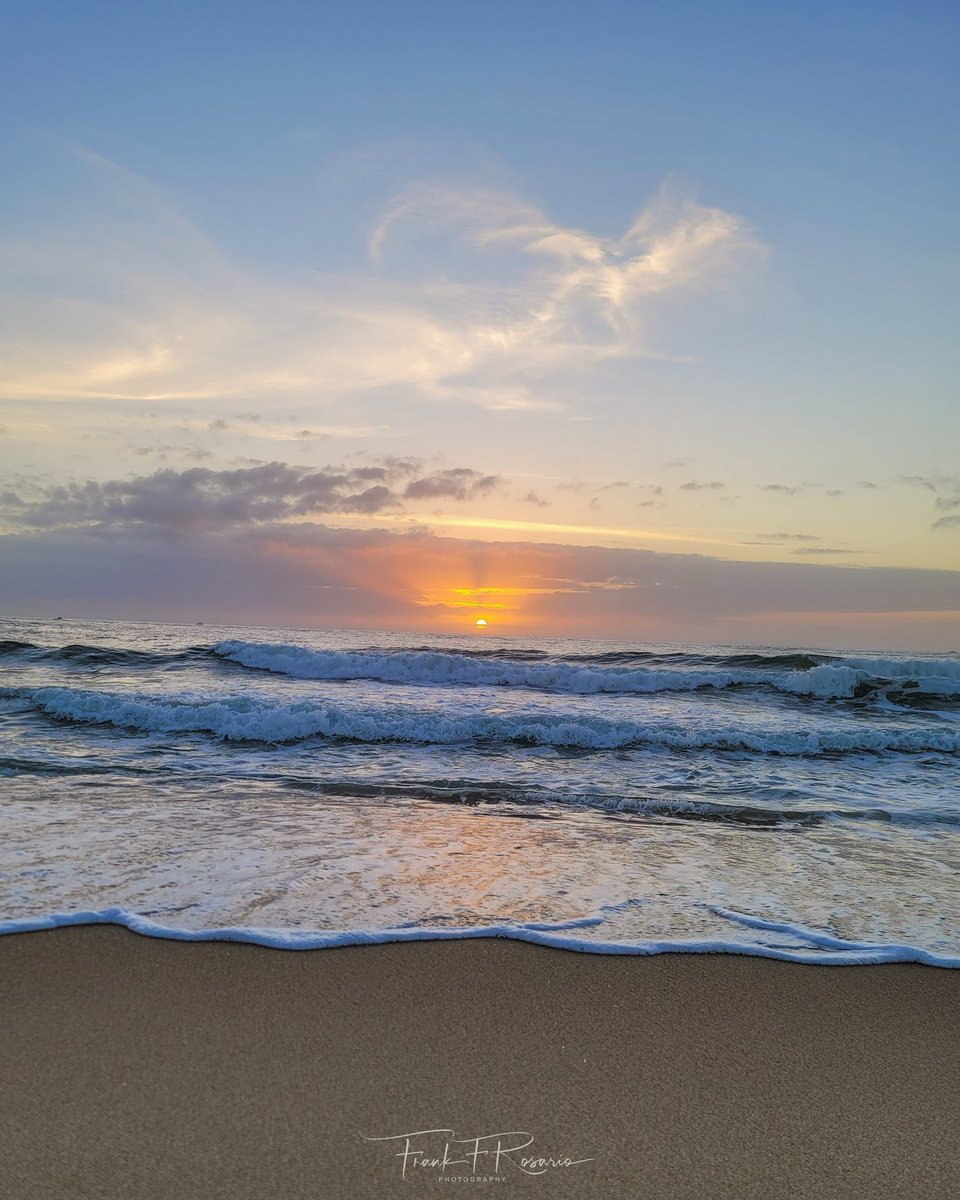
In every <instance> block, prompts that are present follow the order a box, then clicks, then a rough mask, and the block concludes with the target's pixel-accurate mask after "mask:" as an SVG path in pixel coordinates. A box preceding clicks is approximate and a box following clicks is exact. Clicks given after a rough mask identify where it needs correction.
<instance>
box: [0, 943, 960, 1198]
mask: <svg viewBox="0 0 960 1200" xmlns="http://www.w3.org/2000/svg"><path fill="white" fill-rule="evenodd" d="M958 1002H960V971H947V970H938V969H936V968H931V967H921V966H911V965H897V966H877V967H850V968H841V967H833V968H831V967H811V966H797V965H793V964H789V963H780V962H773V961H767V960H761V959H751V958H741V957H734V956H702V955H663V956H659V957H655V958H626V957H624V958H621V957H602V956H594V955H584V954H576V953H571V952H566V951H558V950H549V949H544V948H541V947H536V946H529V945H523V944H520V943H515V942H505V941H496V940H485V941H473V942H447V943H416V944H406V945H392V946H390V945H388V946H370V947H353V948H347V949H338V950H321V951H311V952H299V953H294V952H289V951H277V950H268V949H263V948H260V947H255V946H240V945H229V944H187V943H178V942H164V941H157V940H153V939H149V938H143V937H138V936H137V935H135V934H132V933H129V932H127V931H125V930H120V929H115V928H107V927H99V928H86V929H63V930H54V931H50V932H45V933H30V934H23V935H17V936H9V937H5V938H0V1018H2V1022H3V1024H2V1031H3V1033H2V1049H0V1087H2V1103H0V1197H3V1200H19V1198H20V1197H30V1198H31V1200H33V1198H34V1197H36V1198H37V1200H40V1198H43V1200H53V1198H56V1197H85V1198H90V1197H98V1198H99V1197H111V1198H113V1197H116V1198H117V1200H120V1198H122V1200H151V1198H153V1197H163V1198H164V1200H167V1198H192V1197H224V1198H225V1200H226V1198H228V1200H246V1198H247V1197H249V1198H251V1200H267V1198H270V1200H273V1198H277V1200H293V1198H296V1197H310V1198H311V1200H316V1198H326V1197H332V1198H337V1200H341V1198H342V1200H352V1198H353V1197H358V1198H361V1197H362V1198H367V1197H369V1198H371V1200H384V1198H389V1197H394V1196H403V1197H406V1198H410V1197H419V1196H434V1195H449V1194H450V1193H451V1192H453V1194H454V1195H459V1196H463V1195H469V1196H478V1195H480V1196H490V1195H494V1196H510V1195H513V1196H539V1197H542V1198H543V1200H547V1198H549V1200H554V1198H555V1197H560V1198H564V1197H576V1198H577V1200H581V1198H589V1197H603V1198H604V1200H610V1198H614V1200H619V1198H620V1197H624V1198H630V1200H633V1198H643V1197H650V1198H651V1200H672V1198H674V1197H678V1198H679V1197H684V1198H687V1197H689V1198H690V1200H693V1198H694V1197H695V1198H696V1200H715V1198H717V1197H732V1198H737V1200H740V1198H741V1197H756V1198H757V1200H778V1198H779V1197H791V1198H793V1197H810V1198H811V1200H812V1198H814V1197H816V1198H817V1200H829V1198H831V1197H850V1198H851V1200H852V1198H857V1200H886V1198H887V1197H904V1198H909V1200H927V1198H932V1197H945V1198H947V1197H949V1198H950V1200H956V1197H957V1196H958V1195H960V1148H958V1143H960V1138H958V1134H957V1131H958V1129H960V1068H958V1063H960V1003H958ZM435 1128H441V1129H442V1128H451V1129H453V1130H455V1131H456V1133H457V1135H458V1136H460V1137H465V1138H477V1137H484V1136H485V1135H489V1134H496V1133H500V1132H504V1133H507V1134H515V1133H517V1132H520V1131H522V1132H526V1133H528V1134H529V1135H530V1136H531V1137H532V1138H533V1142H532V1144H531V1146H530V1147H528V1148H527V1149H526V1150H524V1151H520V1152H516V1153H514V1154H512V1155H511V1156H510V1157H511V1159H517V1160H519V1159H522V1158H523V1157H530V1156H534V1157H552V1158H554V1159H557V1158H559V1159H561V1160H562V1159H571V1160H576V1159H587V1158H589V1159H592V1160H593V1161H590V1162H582V1163H578V1164H577V1165H571V1166H551V1167H549V1168H548V1169H547V1171H546V1173H545V1174H543V1175H524V1174H523V1173H522V1171H521V1170H520V1169H519V1167H517V1166H515V1165H514V1163H513V1162H512V1161H510V1159H503V1160H501V1163H500V1170H499V1172H498V1173H499V1176H500V1177H501V1178H502V1179H503V1182H502V1183H488V1184H477V1183H453V1182H440V1180H439V1178H438V1177H439V1175H440V1171H439V1170H438V1169H436V1168H430V1169H428V1168H423V1167H418V1166H417V1165H416V1164H415V1163H414V1162H413V1161H412V1160H408V1162H407V1178H406V1179H402V1178H401V1170H402V1166H403V1159H401V1158H399V1157H397V1152H398V1151H401V1150H402V1149H403V1148H404V1145H403V1140H402V1139H401V1140H399V1141H397V1142H384V1141H365V1140H363V1138H361V1136H360V1135H361V1134H366V1135H368V1136H370V1137H386V1136H389V1135H394V1134H406V1133H413V1132H415V1131H421V1130H429V1129H435ZM519 1140H520V1139H517V1138H512V1139H511V1138H505V1139H502V1147H503V1149H504V1150H506V1149H508V1146H509V1145H510V1144H513V1145H516V1144H518V1142H519ZM444 1141H445V1139H444V1137H443V1136H442V1135H422V1136H421V1137H420V1138H415V1139H412V1148H416V1147H418V1146H419V1147H420V1148H422V1149H423V1150H424V1151H425V1153H426V1154H427V1155H428V1156H437V1157H442V1154H443V1149H444ZM469 1148H470V1147H469V1144H464V1143H460V1144H459V1145H457V1144H454V1145H452V1146H451V1150H450V1154H449V1157H460V1156H462V1154H461V1152H462V1151H464V1150H468V1149H469ZM480 1148H487V1149H491V1150H492V1149H494V1148H495V1139H493V1140H486V1141H484V1142H482V1143H481V1144H480ZM477 1162H478V1165H479V1166H480V1168H481V1171H485V1172H486V1173H487V1174H489V1173H490V1172H491V1171H492V1165H491V1164H492V1162H493V1158H492V1155H491V1156H487V1158H479V1159H478V1160H477ZM469 1172H470V1166H469V1163H468V1165H467V1166H459V1167H458V1166H453V1167H448V1168H447V1171H446V1175H447V1176H448V1178H449V1177H454V1176H458V1175H459V1176H462V1175H464V1174H468V1173H469Z"/></svg>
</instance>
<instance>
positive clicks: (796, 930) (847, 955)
mask: <svg viewBox="0 0 960 1200" xmlns="http://www.w3.org/2000/svg"><path fill="white" fill-rule="evenodd" d="M631 903H634V901H629V900H628V901H625V902H624V903H621V904H609V905H604V906H603V907H602V908H601V909H600V910H599V911H598V912H597V913H596V914H591V915H590V916H585V917H573V918H570V919H569V920H566V921H512V922H507V923H503V924H493V923H491V924H488V925H474V926H457V927H455V928H450V927H445V926H438V927H431V926H427V925H402V926H398V927H394V928H389V929H336V930H331V929H325V930H307V929H289V928H288V929H265V928H257V927H255V926H230V927H225V928H207V929H184V928H182V927H179V926H171V925H164V924H161V923H160V922H158V921H154V920H152V919H151V916H148V915H143V914H140V913H136V912H130V911H129V910H127V909H124V908H119V907H114V908H103V909H80V910H75V911H73V912H68V913H51V914H49V915H48V916H40V917H20V918H13V919H10V920H4V921H0V936H2V935H4V934H10V933H29V932H35V931H38V930H44V929H61V928H64V927H67V926H75V925H120V926H123V927H124V928H126V929H129V930H131V932H133V933H139V934H142V935H143V936H145V937H155V938H168V939H171V940H174V941H186V942H248V943H253V944H254V945H259V946H271V947H273V948H275V949H279V950H321V949H325V948H328V947H333V946H362V945H372V944H377V943H384V942H422V941H445V940H451V941H452V940H462V939H467V938H480V937H498V938H511V939H513V940H515V941H522V942H533V943H534V944H537V945H541V946H553V947H556V948H558V949H563V950H579V951H581V952H582V953H587V954H631V955H641V954H743V955H749V956H753V957H758V958H777V959H782V960H785V961H787V962H805V963H817V964H821V965H828V966H866V965H871V964H875V963H883V962H916V963H925V964H927V965H928V966H934V967H947V968H951V967H952V968H957V967H960V956H958V955H956V954H936V953H934V952H933V951H931V950H927V949H924V948H923V947H919V946H911V945H905V944H888V943H875V942H855V941H852V940H849V939H846V938H838V937H835V936H834V935H833V934H830V933H827V932H825V931H823V930H820V929H810V928H808V927H806V926H804V925H798V924H794V923H791V922H787V921H771V920H767V919H765V918H762V917H755V916H753V915H752V914H749V913H741V912H736V911H734V910H732V909H727V908H721V907H720V906H719V905H713V904H709V905H704V906H703V907H704V908H706V909H707V911H709V912H710V913H712V914H713V915H714V916H715V917H718V918H720V919H721V920H723V921H726V922H729V924H731V925H733V926H735V927H736V928H737V929H738V931H739V932H740V934H741V936H742V934H743V933H744V932H746V931H749V932H750V933H751V934H753V935H754V937H755V939H756V940H754V941H753V942H743V941H732V940H731V941H727V940H725V939H724V938H702V939H696V940H695V939H686V938H661V939H650V940H646V941H633V942H630V941H609V940H604V939H603V938H602V936H597V935H598V934H600V933H601V929H600V927H602V926H603V924H604V922H605V914H606V913H612V912H616V911H617V910H618V909H622V908H624V907H625V906H626V905H628V904H631ZM590 929H593V930H595V931H596V933H595V934H594V936H590V934H588V933H587V932H586V931H587V930H590ZM763 935H773V936H772V937H768V938H767V939H766V940H764V937H763ZM784 937H788V938H793V939H794V940H795V941H796V942H797V943H799V944H798V945H796V946H793V947H790V946H784V945H783V938H784Z"/></svg>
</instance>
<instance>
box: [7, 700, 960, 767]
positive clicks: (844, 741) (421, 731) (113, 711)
mask: <svg viewBox="0 0 960 1200" xmlns="http://www.w3.org/2000/svg"><path fill="white" fill-rule="evenodd" d="M8 694H10V693H8ZM13 694H15V695H17V696H18V697H19V698H20V699H21V700H25V701H26V702H27V703H28V704H29V705H30V706H31V707H33V708H34V709H36V710H38V711H40V712H43V713H46V714H47V715H49V716H52V717H57V718H60V719H63V720H69V721H78V722H84V723H89V724H101V725H112V726H115V727H116V728H120V729H138V730H143V731H145V732H157V733H208V734H213V735H214V736H216V737H220V738H224V739H226V740H228V741H237V742H268V743H283V742H293V741H299V740H302V739H304V738H311V737H323V738H341V739H348V740H353V741H360V742H407V743H418V744H421V745H462V744H467V743H472V742H501V743H507V742H514V743H522V744H530V745H540V746H557V747H579V748H583V749H596V750H611V749H620V748H624V747H629V746H643V745H650V746H665V747H671V748H674V749H694V748H713V749H742V750H748V751H753V752H757V753H761V754H785V755H817V754H824V753H830V752H849V751H873V752H882V751H899V752H904V753H915V752H920V751H939V752H941V753H947V754H952V753H956V752H958V751H960V732H957V731H956V730H955V729H953V728H948V727H947V726H946V725H945V724H938V725H932V726H929V727H919V728H918V727H908V728H898V727H896V726H892V725H891V726H884V725H872V726H871V725H866V724H864V725H849V726H848V727H847V728H840V727H811V728H802V727H801V728H796V727H792V728H788V729H785V728H774V729H770V728H764V727H757V728H750V727H749V726H745V725H742V724H741V725H724V724H722V723H718V722H717V721H716V719H714V720H713V721H712V722H710V723H707V722H705V721H704V720H702V719H701V721H700V722H699V723H697V724H690V725H685V724H681V723H679V722H677V721H671V720H657V721H632V720H617V719H613V718H611V717H606V716H601V715H592V714H589V713H583V712H571V713H569V714H568V713H563V712H550V711H543V710H537V709H531V710H529V711H526V712H516V713H514V714H512V715H504V714H501V713H485V712H483V711H477V710H474V711H460V712H459V713H458V712H457V711H455V710H453V711H447V710H436V709H432V710H424V709H418V708H412V707H403V706H399V705H394V706H388V707H366V708H365V707H361V706H356V707H353V708H348V707H344V706H339V705H336V704H331V703H328V702H326V701H323V700H316V699H304V700H298V701H294V702H285V701H283V700H279V699H276V698H272V697H268V696H256V695H250V694H246V695H241V696H233V697H229V698H223V699H214V700H211V699H207V698H205V697H202V696H191V695H179V696H170V695H164V696H146V695H137V694H129V693H110V692H99V691H88V690H85V689H75V688H56V687H50V688H36V689H23V690H20V691H18V692H14V693H13Z"/></svg>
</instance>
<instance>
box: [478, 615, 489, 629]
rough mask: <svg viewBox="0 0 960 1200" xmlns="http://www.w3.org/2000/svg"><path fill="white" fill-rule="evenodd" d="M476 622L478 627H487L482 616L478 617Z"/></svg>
mask: <svg viewBox="0 0 960 1200" xmlns="http://www.w3.org/2000/svg"><path fill="white" fill-rule="evenodd" d="M476 624H477V628H478V629H486V627H487V622H486V621H485V620H484V619H483V617H478V618H477V623H476Z"/></svg>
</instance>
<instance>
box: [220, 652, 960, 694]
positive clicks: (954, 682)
mask: <svg viewBox="0 0 960 1200" xmlns="http://www.w3.org/2000/svg"><path fill="white" fill-rule="evenodd" d="M214 652H215V653H216V654H217V655H218V656H219V657H221V658H224V659H227V660H229V661H230V662H235V663H238V664H239V665H241V666H245V667H250V668H254V669H257V670H262V671H270V672H273V673H275V674H280V675H286V676H288V677H290V678H293V679H313V680H331V681H333V680H351V679H369V680H373V681H378V682H381V683H407V684H410V683H412V684H434V685H451V684H454V685H461V686H485V687H521V688H536V689H542V690H547V691H555V692H569V693H572V694H578V695H596V694H601V693H613V694H617V693H619V694H625V693H627V694H629V693H637V694H644V693H654V692H670V691H676V692H689V691H697V690H700V689H708V688H709V689H724V688H732V687H770V688H774V689H776V690H778V691H781V692H787V693H791V694H793V695H798V696H811V697H815V698H817V699H822V700H830V699H838V700H839V699H849V698H850V697H852V696H854V695H855V694H857V692H858V690H860V689H862V688H863V687H864V685H866V687H867V688H874V687H875V688H881V687H883V685H884V683H893V684H894V685H895V686H900V685H901V684H902V683H903V682H905V681H907V680H909V681H910V682H916V683H918V685H919V689H920V690H921V691H925V690H926V691H931V692H937V693H939V694H943V695H950V694H960V663H958V662H954V661H953V660H950V659H945V660H910V661H905V662H900V661H898V660H895V659H856V660H845V661H842V662H837V663H821V664H819V665H818V666H814V667H809V668H807V669H805V670H796V669H794V670H789V669H787V670H785V669H783V668H782V667H779V668H774V669H771V668H769V667H767V668H760V667H712V666H708V665H705V664H703V663H702V662H697V663H695V664H690V665H687V666H680V667H663V666H656V667H653V666H641V667H638V666H629V667H626V666H606V667H601V666H591V665H584V664H576V663H570V662H562V661H553V662H543V661H537V662H524V661H516V660H513V659H497V658H495V657H489V658H474V657H469V656H465V655H461V654H445V653H442V652H429V651H423V650H419V651H411V650H408V651H392V652H388V653H382V652H378V651H371V650H310V649H306V648H305V647H302V646H291V645H271V644H267V643H258V642H242V641H227V642H220V643H218V644H217V645H216V646H215V647H214ZM928 685H929V686H928Z"/></svg>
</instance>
